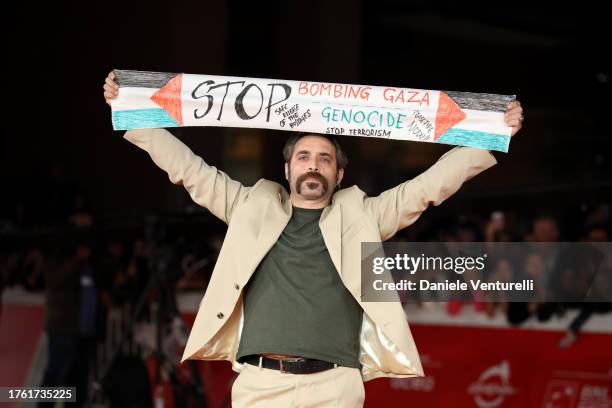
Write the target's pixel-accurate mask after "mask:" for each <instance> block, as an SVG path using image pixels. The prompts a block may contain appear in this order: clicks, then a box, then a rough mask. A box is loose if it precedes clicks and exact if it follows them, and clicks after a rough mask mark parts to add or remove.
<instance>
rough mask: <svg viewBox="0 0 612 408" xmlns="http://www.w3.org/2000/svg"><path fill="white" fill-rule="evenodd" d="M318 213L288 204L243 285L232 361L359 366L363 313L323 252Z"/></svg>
mask: <svg viewBox="0 0 612 408" xmlns="http://www.w3.org/2000/svg"><path fill="white" fill-rule="evenodd" d="M322 212H323V210H322V209H320V210H312V209H305V208H297V207H293V214H292V216H291V220H289V223H288V224H287V226H286V227H285V229H284V230H283V232H282V234H281V236H280V237H279V238H278V241H276V243H275V244H274V246H273V247H272V249H271V250H270V252H268V254H267V255H266V256H265V257H264V259H263V260H262V261H261V263H260V264H259V266H258V267H257V269H256V270H255V272H254V274H253V276H252V277H251V280H250V281H249V283H248V285H247V286H246V287H245V291H244V326H243V329H242V337H241V339H240V345H239V347H238V355H237V358H238V360H240V358H241V357H244V356H247V355H249V354H262V353H275V354H289V355H296V356H300V357H304V358H314V359H318V360H324V361H329V362H332V363H336V364H338V365H342V366H345V367H353V368H361V365H360V363H359V350H360V347H359V333H360V330H361V321H362V318H363V311H362V310H361V307H360V306H359V303H357V301H356V300H355V299H354V298H353V296H352V295H351V293H350V292H349V291H348V289H346V287H345V286H344V284H343V283H342V280H341V279H340V275H339V274H338V272H337V270H336V268H335V267H334V264H333V263H332V260H331V258H330V256H329V252H328V250H327V247H326V246H325V242H324V241H323V235H322V234H321V229H320V228H319V219H320V218H321V213H322Z"/></svg>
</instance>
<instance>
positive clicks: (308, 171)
mask: <svg viewBox="0 0 612 408" xmlns="http://www.w3.org/2000/svg"><path fill="white" fill-rule="evenodd" d="M343 175H344V169H340V170H338V165H337V162H336V149H335V148H334V145H333V144H332V143H331V142H330V141H329V140H327V139H326V138H324V137H320V136H316V135H312V136H304V137H302V138H301V139H300V140H298V142H297V143H296V144H295V147H294V149H293V155H292V156H291V162H290V163H285V177H286V178H287V180H289V186H290V189H291V192H292V193H295V194H297V195H299V196H301V197H303V198H305V199H307V200H318V199H321V198H325V197H326V196H327V197H330V196H331V194H332V192H333V191H334V187H335V186H336V184H338V183H340V181H341V180H342V176H343Z"/></svg>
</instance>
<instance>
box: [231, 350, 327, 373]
mask: <svg viewBox="0 0 612 408" xmlns="http://www.w3.org/2000/svg"><path fill="white" fill-rule="evenodd" d="M260 359H261V367H263V368H269V369H271V370H279V371H280V372H281V373H291V374H313V373H318V372H321V371H325V370H329V369H331V368H334V367H337V365H336V364H334V363H330V362H328V361H322V360H314V359H310V358H302V359H284V360H277V359H275V358H269V357H266V356H259V355H257V354H251V355H249V356H246V357H244V358H242V359H241V360H242V362H243V363H248V364H251V365H254V366H257V367H259V365H260Z"/></svg>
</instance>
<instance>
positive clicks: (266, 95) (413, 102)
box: [112, 70, 515, 152]
mask: <svg viewBox="0 0 612 408" xmlns="http://www.w3.org/2000/svg"><path fill="white" fill-rule="evenodd" d="M115 75H116V81H117V83H118V85H119V88H120V89H119V96H118V97H117V98H116V99H115V100H113V102H112V115H113V128H114V129H115V130H126V129H142V128H161V127H163V128H168V127H179V126H229V127H249V128H263V129H278V130H289V131H300V132H313V133H326V134H334V135H347V136H367V137H378V138H384V139H396V140H414V141H419V142H431V143H443V144H449V145H459V146H471V147H477V148H482V149H489V150H496V151H501V152H507V151H508V146H509V144H510V132H511V128H510V127H508V126H506V125H505V122H504V112H505V111H506V106H507V105H508V104H509V103H510V102H512V101H513V100H514V99H515V97H514V95H496V94H485V93H469V92H447V91H431V90H423V89H412V88H393V87H383V86H365V85H347V84H332V83H324V82H305V81H285V80H275V79H259V78H241V77H227V76H214V75H191V74H171V73H163V72H146V71H127V70H115Z"/></svg>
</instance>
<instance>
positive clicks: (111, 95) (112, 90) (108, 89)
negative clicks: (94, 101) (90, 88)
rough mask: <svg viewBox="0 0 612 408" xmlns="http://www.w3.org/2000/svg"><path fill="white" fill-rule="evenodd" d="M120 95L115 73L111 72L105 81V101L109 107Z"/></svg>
mask: <svg viewBox="0 0 612 408" xmlns="http://www.w3.org/2000/svg"><path fill="white" fill-rule="evenodd" d="M117 95H119V85H117V83H116V82H115V73H114V72H113V71H111V72H110V73H109V74H108V76H107V77H106V80H104V99H105V100H106V103H108V104H109V105H110V104H111V101H112V100H113V99H115V98H116V97H117Z"/></svg>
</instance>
